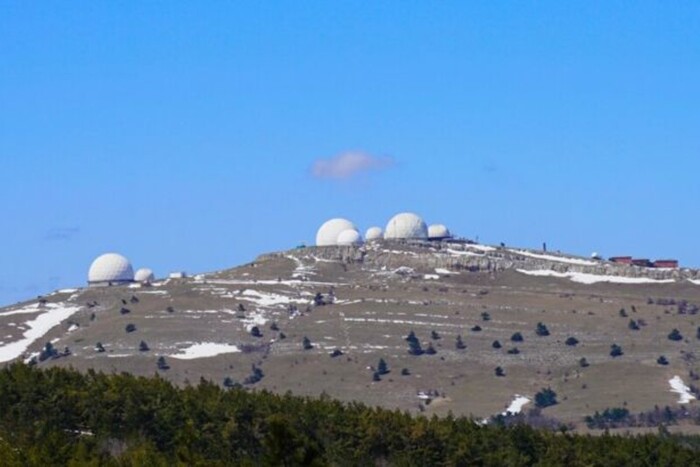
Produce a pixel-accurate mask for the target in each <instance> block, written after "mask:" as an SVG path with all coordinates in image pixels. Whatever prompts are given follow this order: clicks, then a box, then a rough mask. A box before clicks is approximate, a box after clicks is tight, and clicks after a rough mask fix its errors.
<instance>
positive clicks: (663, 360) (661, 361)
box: [656, 355, 668, 365]
mask: <svg viewBox="0 0 700 467" xmlns="http://www.w3.org/2000/svg"><path fill="white" fill-rule="evenodd" d="M656 363H658V364H659V365H668V359H667V358H666V357H665V356H663V355H662V356H660V357H659V358H657V359H656Z"/></svg>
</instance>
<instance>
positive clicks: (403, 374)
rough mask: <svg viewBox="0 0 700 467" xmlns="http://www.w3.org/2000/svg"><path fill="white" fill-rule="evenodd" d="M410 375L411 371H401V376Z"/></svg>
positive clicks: (403, 369)
mask: <svg viewBox="0 0 700 467" xmlns="http://www.w3.org/2000/svg"><path fill="white" fill-rule="evenodd" d="M410 374H411V371H410V370H409V369H408V368H402V369H401V376H408V375H410Z"/></svg>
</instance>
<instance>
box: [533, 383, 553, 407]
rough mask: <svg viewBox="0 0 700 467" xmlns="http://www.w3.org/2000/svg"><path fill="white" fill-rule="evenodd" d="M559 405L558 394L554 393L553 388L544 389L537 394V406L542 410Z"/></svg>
mask: <svg viewBox="0 0 700 467" xmlns="http://www.w3.org/2000/svg"><path fill="white" fill-rule="evenodd" d="M557 404H558V402H557V393H556V392H554V391H553V390H552V388H545V389H542V390H541V391H540V392H538V393H537V394H535V406H537V407H539V408H541V409H544V408H545V407H549V406H552V405H557Z"/></svg>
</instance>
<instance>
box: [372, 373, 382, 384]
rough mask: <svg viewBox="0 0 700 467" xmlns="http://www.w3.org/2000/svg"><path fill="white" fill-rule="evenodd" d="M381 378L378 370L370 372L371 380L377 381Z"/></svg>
mask: <svg viewBox="0 0 700 467" xmlns="http://www.w3.org/2000/svg"><path fill="white" fill-rule="evenodd" d="M381 380H382V378H381V376H379V372H378V371H375V372H374V373H372V381H375V382H377V381H381Z"/></svg>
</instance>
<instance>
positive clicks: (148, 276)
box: [134, 268, 156, 284]
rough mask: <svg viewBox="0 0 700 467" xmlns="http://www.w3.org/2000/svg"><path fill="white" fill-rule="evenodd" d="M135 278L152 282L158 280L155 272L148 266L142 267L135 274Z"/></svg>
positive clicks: (142, 281) (137, 280)
mask: <svg viewBox="0 0 700 467" xmlns="http://www.w3.org/2000/svg"><path fill="white" fill-rule="evenodd" d="M134 280H135V281H136V282H141V283H142V284H143V283H151V282H153V281H155V280H156V276H155V274H153V271H151V270H150V269H148V268H141V269H139V270H138V271H136V274H134Z"/></svg>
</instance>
